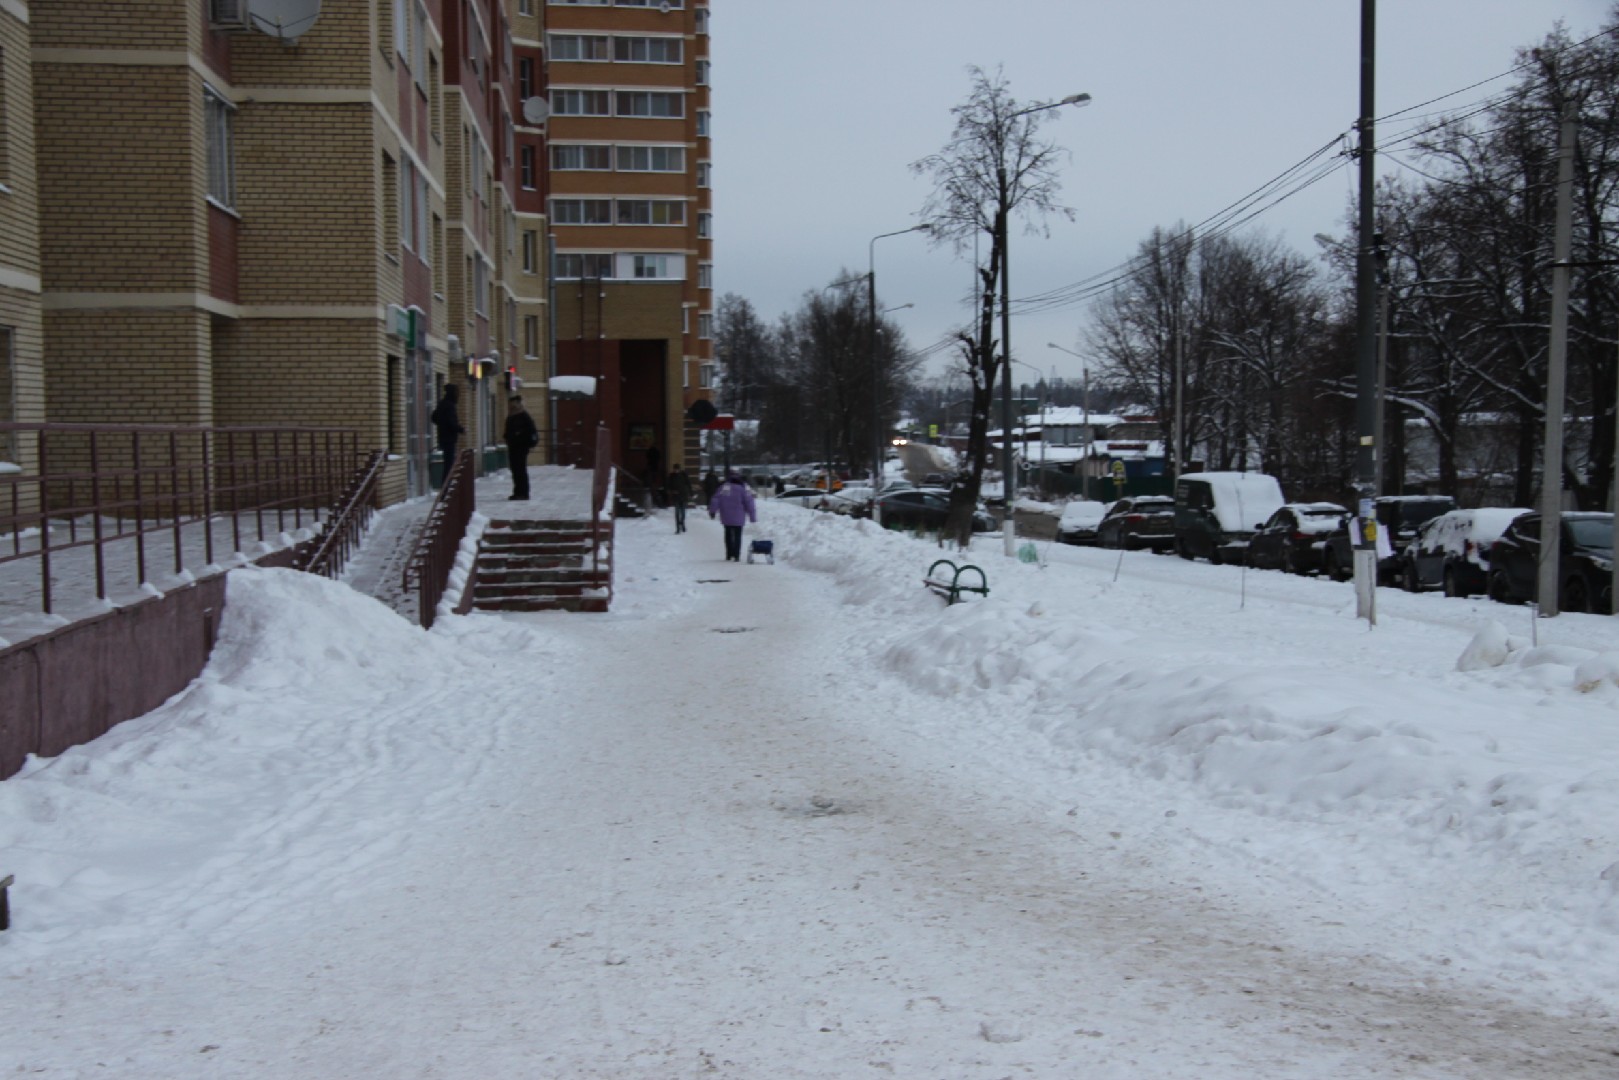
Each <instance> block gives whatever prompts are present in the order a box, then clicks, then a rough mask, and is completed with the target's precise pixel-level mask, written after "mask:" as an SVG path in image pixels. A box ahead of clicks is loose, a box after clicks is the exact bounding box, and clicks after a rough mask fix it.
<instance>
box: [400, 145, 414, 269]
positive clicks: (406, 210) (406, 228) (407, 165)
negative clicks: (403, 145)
mask: <svg viewBox="0 0 1619 1080" xmlns="http://www.w3.org/2000/svg"><path fill="white" fill-rule="evenodd" d="M415 223H416V166H415V165H414V164H413V163H412V162H411V161H410V160H409V159H406V160H405V161H402V162H400V164H399V243H400V245H401V246H403V247H404V249H405V250H406V251H415V250H416V242H415V237H414V235H413V233H412V227H413V226H414V225H415Z"/></svg>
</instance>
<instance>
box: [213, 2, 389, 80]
mask: <svg viewBox="0 0 1619 1080" xmlns="http://www.w3.org/2000/svg"><path fill="white" fill-rule="evenodd" d="M204 2H206V0H204ZM372 6H373V0H326V2H325V3H323V4H321V5H320V17H319V18H317V19H316V20H315V22H314V24H313V26H312V27H310V29H309V30H308V31H307V32H305V33H304V34H302V35H301V36H300V37H299V38H298V39H297V41H296V42H295V43H292V44H288V43H284V42H281V41H278V40H276V39H275V38H274V37H271V36H270V35H269V34H264V33H257V32H254V33H245V34H233V35H231V80H232V82H234V83H235V84H236V86H237V87H238V88H244V87H250V86H276V87H327V88H330V87H346V88H349V89H364V88H366V87H368V86H371V85H372V81H371V70H372V69H371V62H372V59H373V58H375V59H376V60H377V62H378V63H377V66H379V67H380V66H382V64H381V56H380V54H378V53H377V51H376V50H375V49H373V48H372V40H373V37H372V35H373V30H372V24H373V17H372V12H371V10H370V9H371V7H372ZM382 89H387V97H384V99H383V100H385V101H386V100H389V99H390V98H391V97H392V96H393V95H394V91H393V90H392V89H391V88H384V87H380V86H379V87H378V90H379V91H381V90H382Z"/></svg>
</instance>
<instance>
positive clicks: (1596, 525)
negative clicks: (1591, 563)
mask: <svg viewBox="0 0 1619 1080" xmlns="http://www.w3.org/2000/svg"><path fill="white" fill-rule="evenodd" d="M1568 531H1569V533H1570V534H1571V535H1572V536H1573V537H1574V542H1575V543H1576V544H1578V545H1580V546H1581V547H1590V548H1611V547H1613V519H1612V518H1573V519H1571V520H1569V522H1568Z"/></svg>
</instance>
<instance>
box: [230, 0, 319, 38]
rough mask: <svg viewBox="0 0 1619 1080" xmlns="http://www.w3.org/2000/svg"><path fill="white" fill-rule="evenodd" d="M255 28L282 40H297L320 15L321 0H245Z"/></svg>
mask: <svg viewBox="0 0 1619 1080" xmlns="http://www.w3.org/2000/svg"><path fill="white" fill-rule="evenodd" d="M245 3H246V4H247V10H248V17H249V18H250V19H251V20H252V23H253V29H255V30H257V31H258V32H259V33H261V34H269V35H270V36H271V37H273V38H277V39H279V40H281V41H297V40H298V37H299V36H300V35H301V34H304V33H306V32H307V31H308V30H309V28H310V27H312V26H314V25H315V20H316V19H317V18H319V17H320V0H245Z"/></svg>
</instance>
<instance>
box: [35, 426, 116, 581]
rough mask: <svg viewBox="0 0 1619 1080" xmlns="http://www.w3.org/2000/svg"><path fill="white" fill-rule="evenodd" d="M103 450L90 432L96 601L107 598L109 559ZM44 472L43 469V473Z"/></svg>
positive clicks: (91, 531)
mask: <svg viewBox="0 0 1619 1080" xmlns="http://www.w3.org/2000/svg"><path fill="white" fill-rule="evenodd" d="M100 450H101V448H100V445H99V443H98V442H97V440H96V433H95V432H94V431H92V432H90V504H91V509H90V533H91V535H92V536H94V537H95V541H96V542H95V550H96V599H97V600H105V599H106V598H107V557H106V550H105V548H103V546H102V545H103V544H105V543H106V537H105V535H103V532H102V528H101V452H100ZM43 471H44V470H43V469H41V472H43Z"/></svg>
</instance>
